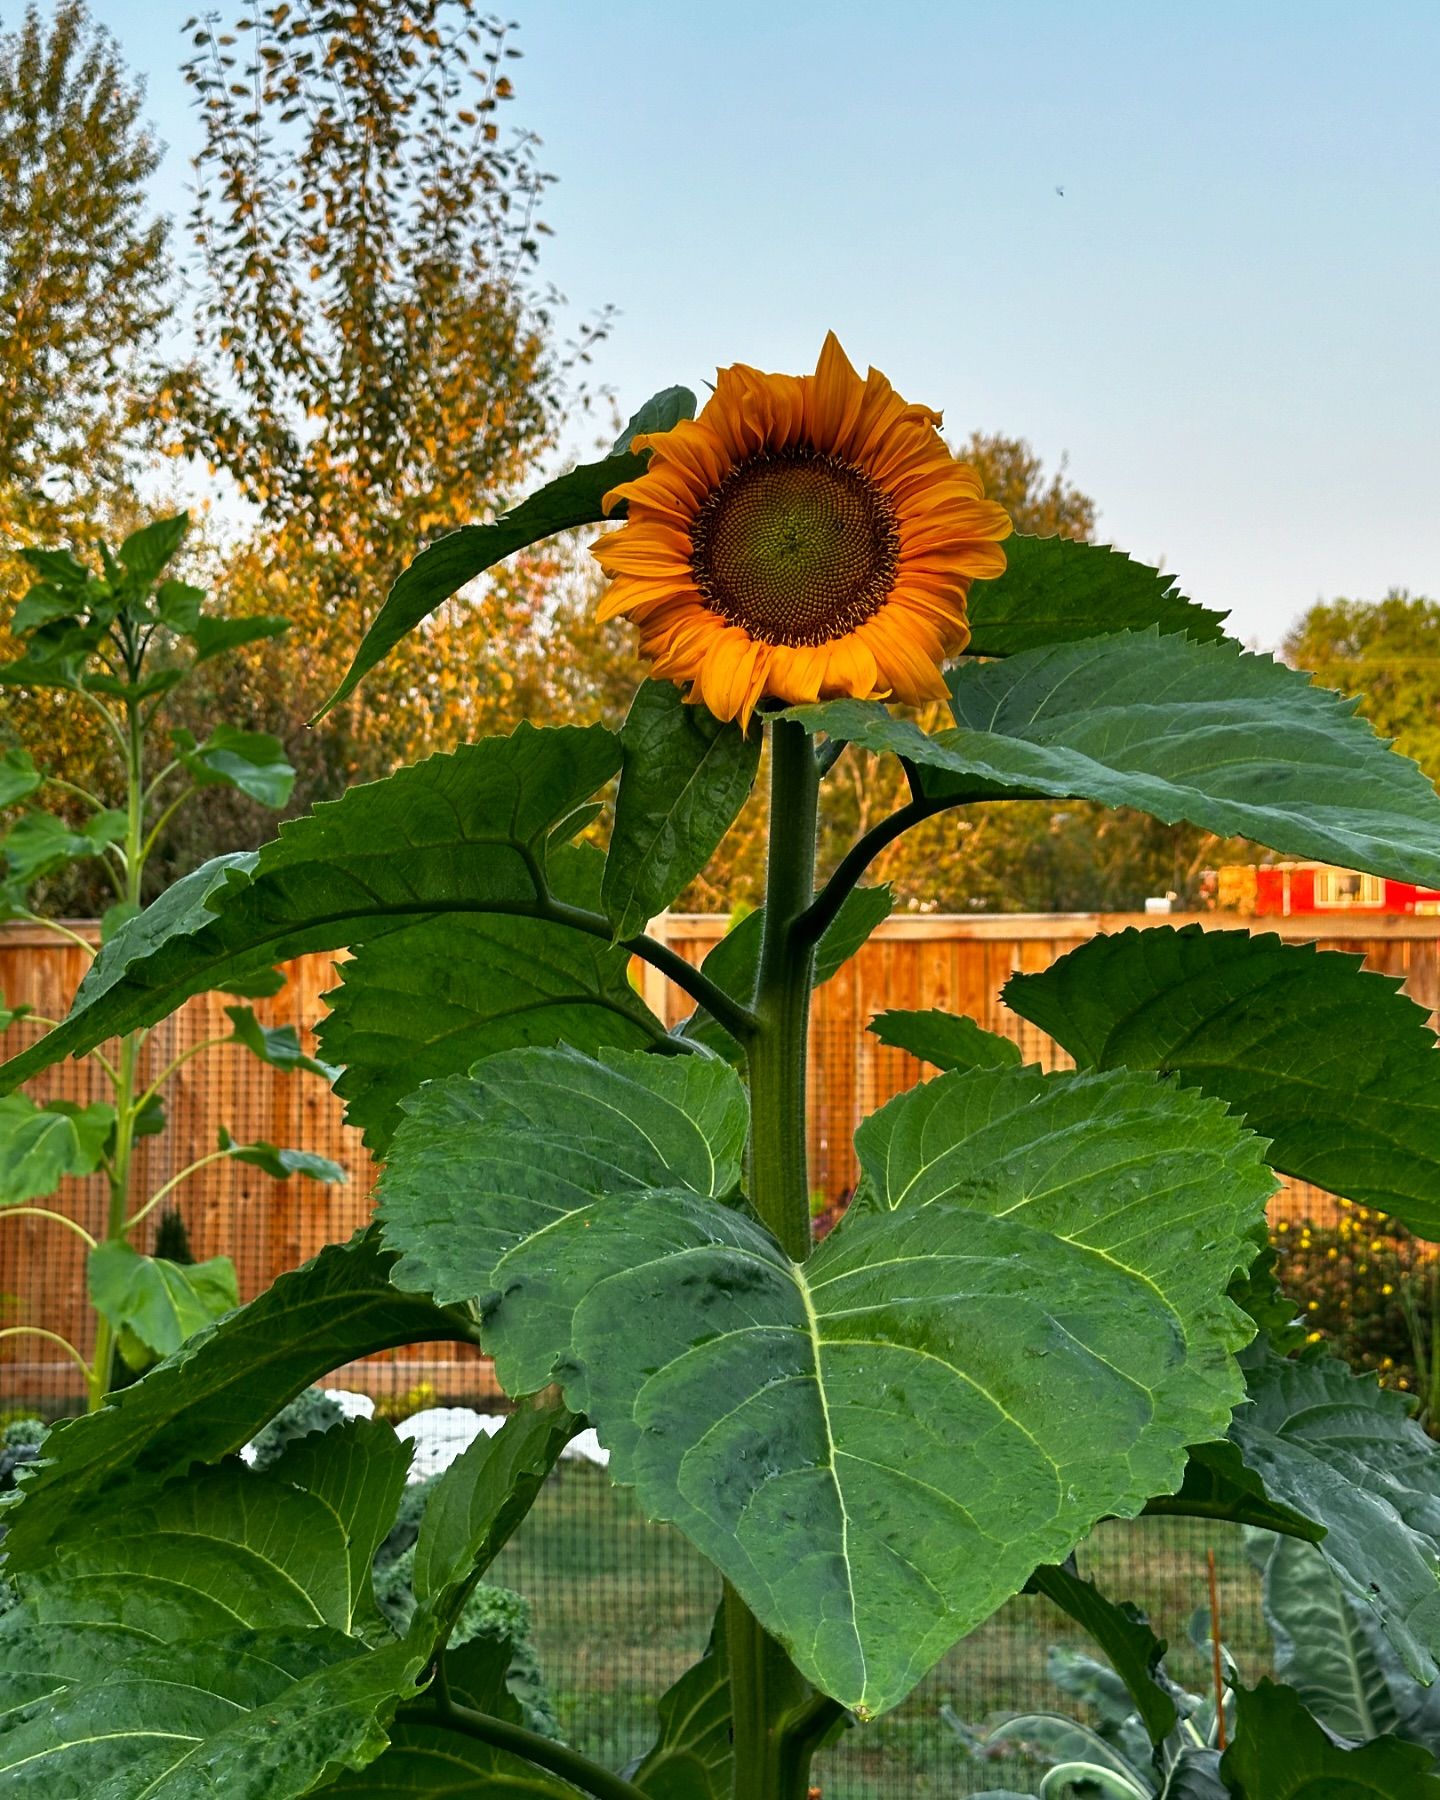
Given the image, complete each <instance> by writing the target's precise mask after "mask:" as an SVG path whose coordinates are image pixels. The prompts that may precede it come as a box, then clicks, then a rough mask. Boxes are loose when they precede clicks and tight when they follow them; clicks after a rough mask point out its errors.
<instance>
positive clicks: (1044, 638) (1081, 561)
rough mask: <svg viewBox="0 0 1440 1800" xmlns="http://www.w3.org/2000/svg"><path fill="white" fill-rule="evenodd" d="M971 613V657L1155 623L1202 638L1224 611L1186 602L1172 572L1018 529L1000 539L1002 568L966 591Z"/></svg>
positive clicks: (1212, 634)
mask: <svg viewBox="0 0 1440 1800" xmlns="http://www.w3.org/2000/svg"><path fill="white" fill-rule="evenodd" d="M969 615H970V642H969V643H968V644H967V645H966V651H967V654H969V655H970V656H1014V655H1015V654H1016V653H1017V652H1018V651H1021V650H1037V649H1040V648H1041V647H1042V646H1044V645H1046V644H1064V643H1069V642H1070V641H1071V640H1072V639H1075V638H1091V637H1102V636H1105V635H1107V634H1108V633H1110V632H1115V631H1144V630H1145V629H1146V628H1147V627H1149V626H1152V625H1154V626H1157V627H1158V628H1159V629H1160V630H1161V631H1162V632H1180V633H1183V635H1184V636H1186V637H1188V638H1193V639H1195V640H1196V641H1197V642H1200V643H1214V642H1216V641H1217V640H1219V639H1220V638H1222V637H1224V635H1225V633H1224V630H1223V625H1224V620H1225V614H1224V613H1217V612H1210V611H1208V610H1207V609H1206V608H1205V607H1203V606H1197V605H1196V603H1195V602H1194V601H1193V600H1187V599H1186V598H1185V596H1184V595H1183V594H1182V593H1181V592H1180V590H1179V587H1178V585H1177V583H1176V580H1175V577H1174V576H1173V575H1166V574H1164V573H1162V571H1161V570H1159V569H1151V568H1148V567H1147V566H1146V565H1145V564H1144V563H1142V562H1135V561H1133V560H1132V559H1131V558H1130V557H1128V556H1127V555H1126V554H1125V552H1124V551H1123V550H1115V549H1113V548H1111V547H1110V546H1109V545H1107V544H1082V543H1077V542H1076V541H1075V540H1074V539H1073V538H1061V537H1026V536H1025V535H1024V534H1023V533H1021V532H1016V534H1015V535H1014V536H1013V537H1011V538H1007V539H1006V541H1005V573H1004V574H1003V575H999V576H997V577H996V578H995V580H994V581H977V582H976V583H975V585H974V586H973V587H972V588H971V590H970V605H969Z"/></svg>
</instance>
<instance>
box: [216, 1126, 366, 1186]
mask: <svg viewBox="0 0 1440 1800" xmlns="http://www.w3.org/2000/svg"><path fill="white" fill-rule="evenodd" d="M220 1149H221V1151H222V1152H223V1153H224V1154H225V1155H226V1156H228V1157H230V1158H231V1160H232V1161H234V1162H240V1163H249V1164H250V1165H251V1167H252V1168H256V1169H263V1170H264V1171H265V1173H266V1174H267V1175H268V1176H269V1177H270V1179H271V1180H272V1181H288V1180H289V1179H290V1177H291V1176H292V1175H303V1176H304V1177H305V1178H306V1180H307V1181H323V1182H325V1183H327V1184H329V1185H330V1186H336V1185H338V1184H339V1183H340V1182H342V1181H344V1180H345V1170H344V1169H343V1168H342V1167H341V1165H340V1164H339V1163H337V1162H332V1161H331V1159H330V1158H329V1157H328V1156H317V1155H316V1153H315V1152H314V1151H313V1150H278V1149H276V1147H275V1145H274V1144H267V1143H264V1142H263V1141H262V1142H259V1143H254V1144H238V1143H236V1141H235V1139H234V1138H232V1137H231V1135H230V1133H229V1132H228V1131H226V1129H225V1128H224V1126H223V1125H222V1126H221V1128H220Z"/></svg>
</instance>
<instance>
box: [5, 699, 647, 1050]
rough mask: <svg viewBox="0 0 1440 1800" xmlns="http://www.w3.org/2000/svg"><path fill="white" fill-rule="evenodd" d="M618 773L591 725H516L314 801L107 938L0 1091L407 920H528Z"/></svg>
mask: <svg viewBox="0 0 1440 1800" xmlns="http://www.w3.org/2000/svg"><path fill="white" fill-rule="evenodd" d="M619 761H620V745H619V741H618V740H617V739H616V738H615V737H614V736H613V735H612V734H611V733H610V732H608V731H606V730H605V729H604V727H603V726H599V725H593V726H588V727H585V728H583V729H582V728H577V727H572V726H565V727H561V728H559V729H556V730H547V731H540V730H536V729H535V728H534V727H533V726H529V725H521V726H519V727H517V729H516V730H515V731H514V732H513V733H512V735H511V736H509V737H506V738H486V739H483V740H482V741H481V742H480V743H478V744H469V745H466V746H465V747H464V748H463V749H461V750H458V751H457V752H455V754H454V755H452V756H432V757H431V758H429V760H428V761H426V762H423V763H418V764H416V765H415V766H414V767H413V768H407V769H401V770H400V771H399V772H398V773H397V774H395V775H392V776H390V777H389V778H388V779H387V780H384V781H377V782H373V783H371V784H370V785H369V786H368V787H356V788H351V789H350V791H349V792H348V793H347V794H346V795H345V797H344V798H343V799H342V800H337V801H331V802H324V803H322V804H321V805H319V806H317V807H316V808H315V811H314V812H313V813H311V814H310V815H309V816H308V817H306V818H303V819H296V820H293V821H292V822H291V823H289V824H288V825H283V826H282V827H281V829H280V835H279V837H278V838H276V839H275V840H274V841H273V842H272V843H270V844H267V845H266V846H265V848H264V849H263V850H262V851H261V852H260V854H259V857H258V858H257V859H256V860H255V862H254V864H253V866H250V867H247V866H246V865H245V864H243V863H239V864H237V863H233V862H232V863H228V864H225V865H223V866H220V867H214V866H211V865H207V868H206V869H205V870H197V871H196V875H195V877H194V878H193V881H194V885H193V886H190V887H187V885H186V883H185V882H179V883H177V884H176V888H175V889H172V890H171V892H170V893H169V894H167V895H166V896H164V898H163V899H162V900H161V901H159V902H157V904H156V905H155V906H154V907H151V908H150V909H149V910H148V911H146V912H144V913H142V914H141V915H140V917H139V918H137V919H133V920H131V921H130V923H129V924H128V925H126V926H124V927H122V929H121V930H120V931H119V932H118V933H117V934H116V936H115V938H114V940H113V942H112V943H110V944H108V945H106V946H105V948H104V949H103V950H102V951H101V953H100V955H99V956H98V957H97V959H96V961H95V963H94V965H93V966H92V968H91V970H90V972H89V974H88V975H87V976H86V978H85V980H84V981H83V982H82V983H81V986H80V991H79V993H78V995H77V996H76V1000H75V1004H74V1006H73V1007H72V1008H71V1010H70V1014H69V1017H68V1018H67V1019H66V1021H65V1023H64V1024H63V1025H62V1026H61V1027H60V1028H59V1030H57V1031H53V1032H51V1033H50V1034H49V1036H48V1037H45V1038H43V1039H41V1041H40V1042H39V1043H38V1044H36V1045H35V1046H34V1047H33V1048H32V1049H31V1050H29V1051H27V1052H25V1053H24V1054H22V1055H21V1056H19V1057H17V1058H15V1059H14V1060H13V1061H12V1062H10V1063H9V1064H7V1065H6V1067H5V1069H4V1071H3V1079H4V1081H5V1082H6V1083H9V1084H11V1085H14V1084H16V1083H18V1082H20V1081H23V1080H27V1079H28V1078H29V1077H30V1076H31V1075H33V1074H34V1073H36V1071H37V1070H39V1069H42V1068H45V1067H47V1066H48V1065H49V1064H50V1063H52V1062H54V1061H56V1060H57V1059H58V1058H59V1057H61V1056H66V1055H72V1054H80V1053H82V1052H83V1051H85V1050H88V1049H91V1048H93V1047H94V1046H95V1045H96V1044H97V1043H100V1042H102V1041H103V1040H104V1039H105V1038H107V1037H111V1036H114V1035H115V1034H117V1033H121V1032H126V1031H130V1030H133V1029H134V1028H136V1027H137V1026H141V1025H146V1024H152V1023H153V1022H154V1021H155V1020H156V1019H159V1018H163V1017H165V1016H166V1015H167V1014H169V1013H171V1012H173V1011H174V1009H175V1008H176V1007H177V1006H178V1005H179V1004H180V1002H181V1001H182V1000H184V999H186V998H188V997H189V996H190V995H191V994H197V993H201V992H203V991H205V990H206V989H208V988H212V987H221V986H224V985H226V983H227V982H229V981H230V980H232V979H233V978H234V977H236V976H244V975H247V974H253V973H254V971H255V970H256V969H257V968H262V967H269V966H271V965H273V964H274V963H275V962H278V961H283V960H285V959H286V958H288V957H291V956H298V955H300V954H301V953H303V952H305V951H309V950H326V949H337V948H339V947H341V946H347V945H353V944H356V943H363V942H365V941H366V940H367V939H369V938H373V937H376V936H379V935H381V934H382V933H383V932H385V931H387V930H390V929H393V928H394V927H395V926H396V925H397V924H398V923H401V922H403V921H405V920H408V919H415V918H422V917H427V916H433V915H438V914H448V913H456V912H462V913H464V912H469V913H511V914H518V915H522V916H530V915H533V914H536V913H538V912H540V911H542V910H543V907H542V878H543V866H544V860H545V854H546V848H547V844H548V839H549V835H550V833H551V832H552V831H553V830H554V828H555V827H556V826H557V825H558V824H559V823H560V822H561V820H563V819H566V818H568V817H570V816H571V815H572V814H573V813H574V811H575V809H576V808H577V807H578V806H580V805H581V804H582V803H583V802H585V801H587V800H588V799H589V798H590V796H591V795H592V794H593V793H594V792H595V791H596V789H597V788H599V787H600V786H602V785H603V784H604V783H605V782H606V781H608V780H609V778H610V777H611V776H612V775H613V774H614V773H615V771H616V769H617V767H618V766H619ZM207 871H208V872H207ZM181 889H184V890H185V891H184V892H183V893H181V892H180V891H179V890H181ZM596 927H597V929H598V930H602V931H603V930H604V926H603V922H602V921H598V920H597V921H596Z"/></svg>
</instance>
